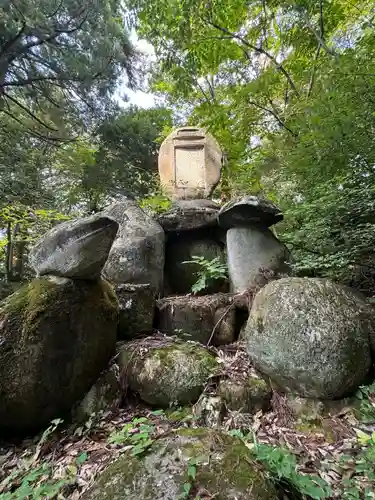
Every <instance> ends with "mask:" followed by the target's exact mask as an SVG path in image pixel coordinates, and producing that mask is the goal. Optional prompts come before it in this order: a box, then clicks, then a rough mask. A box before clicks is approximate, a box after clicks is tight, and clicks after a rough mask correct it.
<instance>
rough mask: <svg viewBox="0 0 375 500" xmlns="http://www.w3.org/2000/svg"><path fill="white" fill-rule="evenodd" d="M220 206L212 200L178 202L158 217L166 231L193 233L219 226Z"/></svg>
mask: <svg viewBox="0 0 375 500" xmlns="http://www.w3.org/2000/svg"><path fill="white" fill-rule="evenodd" d="M219 210H220V206H219V205H217V204H216V203H214V202H213V201H211V200H205V199H202V200H178V201H175V202H174V203H173V204H172V207H171V209H170V210H168V211H166V212H163V213H161V214H159V215H158V216H157V220H158V222H159V224H160V225H161V226H162V228H163V229H164V231H166V232H172V231H191V230H193V229H201V228H204V227H213V226H217V215H218V213H219Z"/></svg>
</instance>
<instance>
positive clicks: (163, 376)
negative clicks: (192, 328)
mask: <svg viewBox="0 0 375 500" xmlns="http://www.w3.org/2000/svg"><path fill="white" fill-rule="evenodd" d="M118 364H119V366H120V372H121V373H123V374H124V375H125V376H126V380H127V382H128V385H129V389H130V390H131V391H133V392H136V393H138V394H139V396H140V398H141V399H142V400H143V401H145V402H146V403H148V404H150V405H153V406H159V407H162V408H168V407H169V406H170V405H171V404H175V403H177V404H180V405H186V404H189V403H194V402H195V401H196V400H197V399H198V398H199V396H200V394H201V392H202V390H203V388H204V386H205V385H206V383H207V381H208V379H209V378H210V376H211V375H213V374H215V373H216V372H217V370H218V367H219V365H218V363H217V361H216V358H215V356H214V355H213V354H212V353H211V352H210V351H209V350H207V349H205V348H204V347H203V346H201V345H199V344H195V343H192V342H180V341H172V340H170V339H163V340H161V339H159V338H157V337H149V338H147V339H140V340H135V341H133V342H131V343H128V344H125V345H124V346H123V347H122V348H121V350H120V353H119V356H118Z"/></svg>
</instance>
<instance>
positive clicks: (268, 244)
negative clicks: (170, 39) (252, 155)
mask: <svg viewBox="0 0 375 500" xmlns="http://www.w3.org/2000/svg"><path fill="white" fill-rule="evenodd" d="M197 131H198V129H194V130H193V133H194V134H195V136H194V138H195V139H197V137H198V139H199V140H203V139H202V137H201V136H200V135H199V134H198V132H199V131H198V132H197ZM188 132H189V130H188V129H183V130H182V132H181V133H182V135H180V136H178V137H179V138H180V139H181V138H184V140H185V139H186V137H188V138H189V137H190V136H189V135H188ZM190 132H191V131H190ZM190 132H189V133H190ZM197 134H198V136H197ZM185 136H186V137H185ZM180 139H179V140H180ZM190 139H191V137H190ZM190 139H189V140H190ZM195 139H194V140H195ZM181 140H182V139H181ZM186 140H188V139H186ZM214 146H215V145H214V144H213V145H212V144H211V146H210V147H212V148H214ZM171 147H172V146H171ZM189 147H190V148H191V147H192V146H191V145H190V146H189ZM215 147H216V146H215ZM215 161H216V160H215ZM168 165H169V163H166V160H165V163H164V167H163V168H164V169H165V172H164V174H165V175H167V174H168V175H169V174H170V171H169V170H168V169H167V167H168ZM168 168H169V167H168ZM195 168H196V169H197V171H200V170H199V168H200V167H199V165H198V164H197V165H195ZM186 175H187V174H186ZM216 177H217V176H212V178H211V181H210V183H209V184H208V185H207V186H206V187H205V189H206V191H207V192H211V190H212V189H213V188H214V185H215V182H216V180H215V179H216ZM186 178H187V182H190V181H191V178H190V177H189V176H188V175H187V177H186ZM214 181H215V182H214ZM174 182H175V181H174ZM182 191H183V190H182V188H179V191H178V193H180V192H182ZM189 193H193V194H194V190H193V189H192V188H191V187H190V188H189ZM282 218H283V216H282V214H281V212H280V210H279V209H278V208H277V207H276V206H275V205H274V204H273V203H272V202H270V201H267V200H263V199H260V198H258V197H256V196H242V197H238V198H236V199H233V200H231V201H230V202H229V203H226V204H225V205H223V206H220V205H218V204H216V203H214V202H213V201H211V200H208V199H193V198H190V199H175V200H174V201H173V202H172V204H171V207H170V208H169V209H168V210H166V211H163V212H162V213H158V214H156V213H154V214H148V213H146V212H145V211H144V210H142V209H141V208H140V207H139V206H138V204H137V203H136V202H135V201H133V200H129V199H124V200H122V201H119V202H116V203H114V204H113V205H111V206H109V207H108V208H107V209H106V210H104V211H103V212H101V213H99V214H96V215H93V216H90V217H85V218H81V219H78V220H75V221H68V222H64V223H62V224H60V225H58V226H56V227H54V228H53V229H51V230H50V231H48V232H47V233H46V234H45V235H43V236H42V237H41V239H40V240H39V241H38V242H37V243H36V244H35V245H34V247H33V248H32V249H31V251H30V255H29V260H30V263H31V265H32V266H33V268H34V269H35V272H36V278H35V279H34V280H33V281H31V282H29V283H27V284H25V285H24V286H23V287H22V288H20V289H19V290H17V291H16V292H15V293H13V294H12V295H9V296H8V297H7V298H6V299H4V300H3V301H2V302H0V433H7V435H8V436H9V435H16V436H17V435H20V434H23V433H31V432H34V431H38V430H41V429H42V428H43V427H45V426H47V425H48V424H49V422H50V421H51V420H52V419H53V418H56V417H63V418H68V419H73V420H81V419H85V418H86V417H87V416H88V415H90V414H91V413H92V412H98V411H100V410H102V409H103V408H108V407H110V406H111V405H118V404H120V402H121V401H123V399H124V396H125V393H126V392H127V391H130V392H131V393H133V394H134V395H136V396H137V397H138V398H139V399H140V400H141V401H142V402H143V404H147V405H149V406H151V407H153V408H169V407H171V406H175V405H177V406H185V405H194V411H195V412H196V416H197V418H198V419H199V418H201V419H203V420H204V412H205V411H206V409H207V408H208V406H210V407H212V408H213V407H215V409H216V410H215V411H216V416H217V419H216V421H215V422H214V421H212V420H211V423H210V424H209V425H211V426H212V427H215V426H217V424H218V423H219V421H220V418H221V416H222V415H223V413H225V412H226V411H228V410H233V411H238V412H244V413H246V414H255V413H256V412H259V411H267V409H268V408H269V405H270V400H271V397H272V393H273V391H275V390H277V391H278V392H280V391H281V392H283V393H285V394H286V395H287V396H288V397H289V396H293V397H297V398H306V401H308V402H309V403H308V404H311V405H312V406H314V405H316V404H318V403H319V402H320V401H324V402H331V401H335V400H338V399H340V398H345V397H346V396H350V395H352V394H353V393H354V392H355V391H356V390H357V388H358V387H359V386H360V385H362V384H364V383H366V382H371V381H372V380H373V379H374V375H373V370H374V353H375V314H374V310H373V307H372V306H371V305H370V304H369V303H368V302H367V300H366V298H365V297H363V296H362V295H360V294H359V293H357V292H356V291H355V290H353V289H350V288H348V287H345V286H342V285H340V284H337V283H333V282H331V281H330V280H327V279H319V278H302V277H294V276H292V271H291V267H290V255H289V252H288V250H287V248H286V247H285V245H284V244H283V243H281V242H280V241H279V240H278V238H277V237H276V236H275V233H274V232H273V230H272V229H271V228H272V226H273V225H274V224H276V223H277V222H279V221H281V220H282ZM197 258H199V259H201V262H202V261H204V262H208V263H212V262H215V263H216V264H219V265H222V266H224V267H225V266H226V267H227V270H228V276H227V278H226V277H225V276H223V275H220V276H219V278H218V279H213V280H206V281H205V286H203V287H202V289H201V290H199V291H198V292H199V293H198V292H197V293H195V294H194V293H192V288H193V287H194V284H195V283H196V281H197V274H199V272H200V271H201V269H200V264H199V260H197ZM237 341H241V343H242V344H245V345H246V350H247V355H248V358H249V361H250V363H251V366H252V372H251V375H249V376H245V377H242V378H240V379H238V380H231V379H230V377H228V376H227V375H226V374H223V373H222V370H221V367H220V356H218V349H219V348H220V347H221V346H225V345H228V344H233V348H234V349H236V345H238V343H237V344H236V342H237ZM213 380H215V384H214V385H215V387H216V395H215V397H214V398H211V400H210V401H208V402H207V404H206V403H205V402H204V401H205V400H204V396H202V394H203V393H204V390H205V388H206V387H207V386H208V385H209V384H211V383H212V381H213ZM205 422H206V424H207V421H205ZM185 431H186V432H185ZM185 431H181V432H180V431H179V432H177V433H175V434H173V437H169V438H166V439H165V440H160V441H158V442H155V444H153V445H152V447H151V449H150V453H149V454H148V455H147V458H144V459H143V462H142V471H140V463H141V462H139V461H138V459H136V458H134V459H132V460H129V457H127V462H126V466H124V464H122V463H121V460H122V459H120V462H116V463H115V464H112V465H111V466H110V467H109V468H108V470H107V471H105V472H104V474H103V475H102V476H101V478H99V480H98V482H97V484H96V485H94V487H93V488H92V489H91V490H90V491H89V492H88V493H87V495H86V497H85V498H87V499H91V498H92V499H93V498H98V499H106V498H108V499H109V498H111V499H113V498H129V499H131V498H134V499H135V498H142V499H144V500H146V499H148V498H150V499H151V498H152V499H157V498H165V499H168V498H170V499H171V500H172V499H175V498H177V497H176V491H178V490H180V489H181V484H180V483H181V481H182V476H181V474H180V472H181V471H180V468H181V467H183V462H184V461H185V462H186V461H188V460H189V456H190V454H191V450H192V447H193V446H195V447H198V448H202V450H201V451H202V453H201V454H202V455H207V456H209V457H210V467H208V466H207V471H206V469H205V466H206V465H207V464H205V462H204V463H202V464H201V465H202V467H201V469H200V470H201V471H202V473H203V472H204V473H205V475H204V476H203V475H202V478H201V483H202V484H206V483H205V481H206V482H207V484H208V483H210V484H212V482H215V484H216V486H217V488H216V489H217V490H219V491H221V492H223V495H224V496H223V498H238V499H240V498H241V499H242V498H243V499H245V498H254V499H255V498H257V499H276V498H278V496H277V492H275V491H274V489H273V486H272V485H271V484H269V482H268V479H267V477H266V475H265V474H264V473H263V471H262V469H258V468H257V467H258V466H257V465H256V464H253V463H252V462H251V460H252V459H251V458H249V457H248V456H247V450H246V447H245V446H243V449H242V448H241V449H239V450H237V451H238V453H237V451H236V455H235V456H234V455H233V453H232V452H231V449H232V448H233V447H235V446H239V445H238V444H234V443H233V442H232V441H231V438H230V437H229V436H227V435H222V436H221V437H220V439H219V438H218V437H217V436H216V438H215V439H213V437H212V434H211V433H210V431H209V429H201V430H196V432H195V431H194V432H192V433H188V431H187V430H185ZM241 446H242V445H241ZM233 449H234V448H233ZM177 455H178V457H179V460H180V462H178V460H177V458H176V457H177ZM177 462H178V463H177ZM249 463H250V465H251V469H252V471H253V475H249ZM155 464H158V465H160V467H159V469H158V473H157V474H156V472H155V470H156V469H155ZM181 464H182V465H181ZM224 466H225V467H224ZM124 468H125V469H127V470H128V474H127V475H126V474H124ZM242 468H244V469H246V480H245V481H244V480H241V481H238V477H239V476H238V474H236V475H235V476H234V475H233V474H232V471H233V469H238V470H242ZM171 471H172V472H173V474H172V472H171ZM237 472H238V471H237ZM160 480H162V481H163V488H164V489H163V490H162V494H163V496H160V495H159V492H160V491H161V490H160V488H159V489H158V487H157V485H158V484H159V482H160ZM119 485H120V486H121V487H120V490H121V492H120V493H119V494H118V493H117V492H118V491H119V490H118V488H119ZM215 491H216V490H215ZM249 491H252V492H253V496H251V497H249V496H248V492H249ZM124 492H126V494H124ZM124 495H125V496H124ZM158 495H159V496H158Z"/></svg>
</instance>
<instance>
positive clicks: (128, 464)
mask: <svg viewBox="0 0 375 500" xmlns="http://www.w3.org/2000/svg"><path fill="white" fill-rule="evenodd" d="M192 463H196V464H197V465H196V478H195V480H194V481H192V484H191V491H192V495H191V498H196V497H197V498H198V497H199V498H200V496H199V492H207V495H208V494H209V495H210V498H212V497H215V498H217V499H218V500H277V499H278V498H280V497H279V495H278V493H277V491H276V489H275V487H274V486H273V484H272V482H271V481H270V480H269V475H268V474H267V471H266V470H265V469H264V467H263V466H261V465H260V464H259V463H257V462H255V460H254V458H253V456H252V455H251V452H250V450H249V449H248V448H247V447H246V446H245V445H244V443H243V442H242V441H240V440H239V439H238V438H235V437H232V436H229V435H228V434H225V433H223V432H220V431H214V430H211V429H205V428H200V429H178V430H177V431H174V432H172V433H169V434H168V435H166V436H164V437H161V438H159V439H158V440H156V441H154V443H153V444H152V446H151V448H150V449H148V450H147V452H146V453H145V455H144V456H142V457H132V456H131V455H130V453H127V454H125V455H124V456H122V457H120V458H119V459H117V460H116V461H115V462H113V463H112V464H111V465H109V466H108V467H107V469H105V470H104V472H102V473H101V474H100V475H99V476H98V478H97V479H96V480H95V482H94V484H93V486H92V487H91V488H90V489H89V490H88V491H87V492H86V493H84V494H83V495H82V500H123V499H125V498H126V499H127V500H176V499H178V498H188V497H187V496H186V495H185V496H183V495H184V483H186V482H187V477H188V476H187V470H188V468H189V465H190V464H192ZM202 498H203V496H202Z"/></svg>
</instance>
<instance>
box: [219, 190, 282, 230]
mask: <svg viewBox="0 0 375 500" xmlns="http://www.w3.org/2000/svg"><path fill="white" fill-rule="evenodd" d="M217 219H218V223H219V225H220V226H221V227H224V228H226V229H230V228H231V227H237V226H240V227H243V226H252V225H253V224H256V225H257V224H261V225H263V226H265V227H269V226H272V225H273V224H276V223H277V222H280V221H281V220H283V214H282V213H281V211H280V209H279V208H278V207H277V206H276V205H275V204H274V203H272V201H269V200H265V199H262V198H258V196H240V197H237V198H233V199H232V200H230V201H229V202H228V203H226V204H225V205H223V206H222V207H221V209H220V212H219V214H218V217H217Z"/></svg>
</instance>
